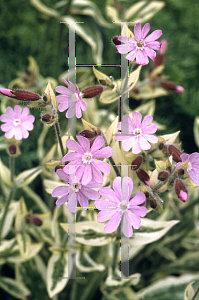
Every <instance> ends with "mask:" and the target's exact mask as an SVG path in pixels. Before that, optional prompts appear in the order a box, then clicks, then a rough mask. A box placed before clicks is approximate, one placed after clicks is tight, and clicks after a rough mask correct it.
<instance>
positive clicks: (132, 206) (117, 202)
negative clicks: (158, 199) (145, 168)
mask: <svg viewBox="0 0 199 300" xmlns="http://www.w3.org/2000/svg"><path fill="white" fill-rule="evenodd" d="M113 189H114V191H113V190H112V189H110V188H109V187H103V188H101V189H100V190H99V193H100V195H101V196H103V197H104V198H105V200H96V201H95V206H96V208H98V209H99V210H101V211H100V212H99V214H98V217H97V220H98V222H105V221H107V220H109V219H111V220H110V221H109V222H108V223H107V224H106V225H105V227H104V231H105V232H106V233H112V232H114V231H115V230H116V229H117V228H118V226H119V224H120V222H121V219H122V217H123V233H124V235H125V236H126V237H131V236H132V235H133V229H132V226H133V228H134V229H139V228H140V226H141V220H140V218H139V217H145V216H146V214H147V209H146V207H144V206H139V205H140V204H142V203H144V202H145V200H146V197H145V195H144V193H142V192H138V193H137V194H136V195H135V196H134V197H133V198H131V193H132V191H133V181H132V179H131V178H129V177H124V178H123V180H122V186H121V177H116V178H115V179H114V181H113ZM130 198H131V199H130ZM129 199H130V200H129Z"/></svg>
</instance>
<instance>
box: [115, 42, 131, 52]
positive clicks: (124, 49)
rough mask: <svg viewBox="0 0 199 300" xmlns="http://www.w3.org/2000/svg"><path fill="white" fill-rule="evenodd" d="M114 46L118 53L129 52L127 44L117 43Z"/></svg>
mask: <svg viewBox="0 0 199 300" xmlns="http://www.w3.org/2000/svg"><path fill="white" fill-rule="evenodd" d="M116 48H117V51H118V52H119V53H120V54H126V53H128V52H129V50H128V49H129V48H128V44H122V45H117V46H116Z"/></svg>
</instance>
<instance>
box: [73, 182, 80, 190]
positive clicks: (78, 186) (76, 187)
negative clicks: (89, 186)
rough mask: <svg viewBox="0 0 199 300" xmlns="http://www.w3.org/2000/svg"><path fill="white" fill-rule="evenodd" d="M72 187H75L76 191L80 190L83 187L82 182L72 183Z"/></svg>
mask: <svg viewBox="0 0 199 300" xmlns="http://www.w3.org/2000/svg"><path fill="white" fill-rule="evenodd" d="M71 187H72V189H73V191H74V192H79V190H80V189H81V187H82V186H81V184H80V183H79V182H78V183H73V184H72V185H71Z"/></svg>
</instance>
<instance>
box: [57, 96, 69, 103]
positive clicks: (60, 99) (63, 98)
mask: <svg viewBox="0 0 199 300" xmlns="http://www.w3.org/2000/svg"><path fill="white" fill-rule="evenodd" d="M68 98H69V97H68V95H59V96H57V97H56V100H57V102H58V103H61V104H64V103H66V104H67V105H68Z"/></svg>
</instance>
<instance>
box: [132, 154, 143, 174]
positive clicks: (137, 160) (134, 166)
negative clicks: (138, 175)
mask: <svg viewBox="0 0 199 300" xmlns="http://www.w3.org/2000/svg"><path fill="white" fill-rule="evenodd" d="M141 164H142V156H140V155H139V156H138V157H136V158H135V159H134V160H133V161H132V164H131V170H133V171H136V170H137V169H139V167H140V166H141Z"/></svg>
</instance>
